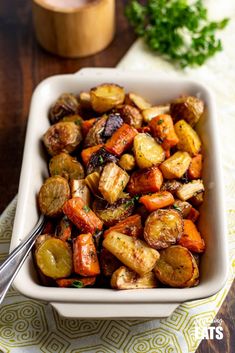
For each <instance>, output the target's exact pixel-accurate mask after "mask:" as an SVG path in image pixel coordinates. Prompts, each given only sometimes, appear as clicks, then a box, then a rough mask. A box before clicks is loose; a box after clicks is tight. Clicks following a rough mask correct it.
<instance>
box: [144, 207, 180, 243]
mask: <svg viewBox="0 0 235 353" xmlns="http://www.w3.org/2000/svg"><path fill="white" fill-rule="evenodd" d="M182 233H183V219H182V217H181V215H180V214H179V212H177V211H175V210H171V209H169V210H157V211H154V212H152V213H151V214H150V215H149V217H148V218H147V220H146V222H145V227H144V239H145V240H146V242H147V243H148V244H149V245H150V246H151V247H152V248H154V249H164V248H167V247H168V246H170V245H172V244H175V243H176V241H177V240H178V239H179V238H180V237H181V235H182Z"/></svg>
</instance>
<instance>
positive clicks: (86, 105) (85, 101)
mask: <svg viewBox="0 0 235 353" xmlns="http://www.w3.org/2000/svg"><path fill="white" fill-rule="evenodd" d="M79 103H80V104H81V107H82V108H83V109H85V110H89V109H91V95H90V93H89V92H81V93H80V94H79Z"/></svg>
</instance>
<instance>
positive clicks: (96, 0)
mask: <svg viewBox="0 0 235 353" xmlns="http://www.w3.org/2000/svg"><path fill="white" fill-rule="evenodd" d="M107 1H108V0H93V1H92V2H91V3H90V4H86V5H83V6H80V7H71V8H61V7H56V6H53V5H48V4H47V3H45V2H44V0H33V2H34V3H35V4H37V5H38V6H40V7H42V8H44V9H46V10H49V11H52V12H59V13H78V12H83V11H89V10H90V9H91V8H94V7H98V6H100V5H101V4H102V3H105V2H107Z"/></svg>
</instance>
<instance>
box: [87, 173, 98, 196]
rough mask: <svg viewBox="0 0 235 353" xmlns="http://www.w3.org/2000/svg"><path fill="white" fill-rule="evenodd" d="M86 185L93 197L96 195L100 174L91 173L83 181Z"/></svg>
mask: <svg viewBox="0 0 235 353" xmlns="http://www.w3.org/2000/svg"><path fill="white" fill-rule="evenodd" d="M85 182H86V185H87V186H88V187H89V189H90V190H91V192H92V193H93V195H98V194H99V193H100V192H99V189H98V187H99V182H100V174H99V173H98V172H94V173H91V174H89V175H87V177H86V179H85Z"/></svg>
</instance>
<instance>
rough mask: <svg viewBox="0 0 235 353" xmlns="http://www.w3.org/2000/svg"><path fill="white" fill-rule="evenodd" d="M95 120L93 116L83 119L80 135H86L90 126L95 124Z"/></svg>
mask: <svg viewBox="0 0 235 353" xmlns="http://www.w3.org/2000/svg"><path fill="white" fill-rule="evenodd" d="M96 121H97V119H96V118H93V119H89V120H84V121H83V122H82V136H83V137H84V138H85V137H86V136H87V134H88V132H89V131H90V129H91V128H92V126H93V125H94V124H95V122H96Z"/></svg>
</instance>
